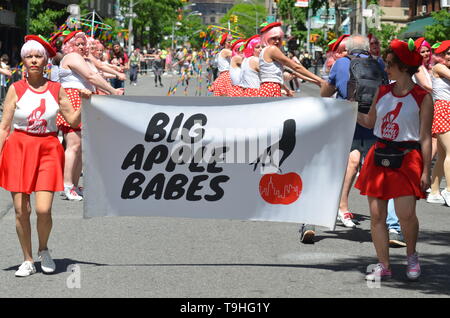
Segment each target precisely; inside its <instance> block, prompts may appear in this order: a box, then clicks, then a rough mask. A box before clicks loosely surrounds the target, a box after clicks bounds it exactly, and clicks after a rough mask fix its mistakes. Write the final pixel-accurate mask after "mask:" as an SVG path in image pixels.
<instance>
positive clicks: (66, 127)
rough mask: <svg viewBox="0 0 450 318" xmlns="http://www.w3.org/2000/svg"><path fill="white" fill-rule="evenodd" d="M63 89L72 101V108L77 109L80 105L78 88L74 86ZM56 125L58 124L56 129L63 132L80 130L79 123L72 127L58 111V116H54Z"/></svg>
mask: <svg viewBox="0 0 450 318" xmlns="http://www.w3.org/2000/svg"><path fill="white" fill-rule="evenodd" d="M64 90H65V91H66V93H67V96H68V97H69V100H70V102H71V103H72V107H73V109H75V110H77V109H79V108H80V107H81V96H80V90H79V89H76V88H64ZM56 126H58V129H59V130H61V131H62V132H63V133H64V134H67V132H70V131H80V130H81V124H80V125H79V126H78V127H77V128H72V127H71V126H70V124H69V123H68V122H66V120H65V119H64V117H63V116H62V115H61V114H60V113H58V116H57V117H56Z"/></svg>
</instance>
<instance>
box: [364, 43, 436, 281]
mask: <svg viewBox="0 0 450 318" xmlns="http://www.w3.org/2000/svg"><path fill="white" fill-rule="evenodd" d="M410 42H412V43H409V45H408V43H406V42H403V41H400V40H393V41H392V42H391V44H390V47H389V49H388V50H387V52H386V72H387V74H388V76H389V79H390V80H393V81H395V83H393V84H389V85H383V86H380V88H379V89H378V92H377V93H376V95H375V96H376V97H375V99H374V102H373V104H372V107H371V108H370V111H369V113H368V114H363V113H358V123H359V124H360V125H362V126H364V127H366V128H369V129H372V128H373V129H374V134H375V135H376V136H377V137H378V142H376V143H375V145H374V146H372V148H371V149H370V150H369V152H368V154H367V156H366V159H365V160H364V164H363V166H362V168H361V171H360V174H359V177H358V180H357V181H356V184H355V187H356V188H357V189H359V190H360V191H361V194H362V195H367V196H368V200H369V208H370V216H371V233H372V240H373V244H374V246H375V250H376V253H377V256H378V260H379V263H378V264H377V265H376V266H374V267H373V268H372V272H371V273H369V274H368V275H367V276H366V279H367V280H377V279H386V278H390V277H391V275H392V272H391V268H390V261H389V243H388V242H389V235H388V231H387V227H386V217H387V203H388V200H389V199H394V204H395V211H396V213H397V216H398V218H399V220H400V224H401V227H402V232H403V234H404V237H405V241H406V246H407V247H406V254H407V261H408V266H407V269H406V276H407V278H408V279H410V280H417V279H418V278H419V276H420V273H421V271H420V265H419V258H418V255H417V252H416V243H417V236H418V231H419V221H418V219H417V216H416V200H417V199H420V198H425V195H424V193H425V191H426V189H427V188H428V187H429V185H430V181H431V179H430V165H431V123H432V117H433V104H432V98H431V95H430V94H429V93H428V92H427V91H426V90H425V89H423V88H422V87H420V86H419V85H417V84H414V82H413V81H412V76H413V75H414V74H415V73H416V72H417V70H418V68H419V66H420V65H421V63H422V56H421V55H420V54H419V53H418V52H417V51H416V50H415V48H414V43H413V41H412V40H410ZM382 148H384V149H383V150H380V149H382ZM389 149H396V151H397V152H401V153H403V161H402V162H401V163H400V164H399V165H398V167H392V166H391V165H392V156H382V154H381V156H379V154H380V153H381V152H383V151H384V152H388V154H389V153H390V154H392V153H393V152H395V150H389ZM375 153H377V155H375Z"/></svg>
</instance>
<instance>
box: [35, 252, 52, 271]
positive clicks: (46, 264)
mask: <svg viewBox="0 0 450 318" xmlns="http://www.w3.org/2000/svg"><path fill="white" fill-rule="evenodd" d="M38 256H39V258H38V259H39V260H40V261H41V268H42V271H43V272H44V273H46V274H50V273H53V272H54V271H55V269H56V264H55V262H54V261H53V259H52V257H51V256H50V252H49V250H43V251H40V252H39V253H38Z"/></svg>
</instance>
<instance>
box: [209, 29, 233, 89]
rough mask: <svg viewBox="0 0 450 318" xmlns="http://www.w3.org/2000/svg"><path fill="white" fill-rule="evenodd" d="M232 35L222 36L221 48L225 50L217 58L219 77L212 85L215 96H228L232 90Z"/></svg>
mask: <svg viewBox="0 0 450 318" xmlns="http://www.w3.org/2000/svg"><path fill="white" fill-rule="evenodd" d="M231 40H232V36H231V34H227V33H225V34H222V36H221V38H220V46H221V47H222V48H223V49H222V50H221V51H220V52H219V53H218V57H217V66H218V69H219V76H218V77H217V78H216V80H215V81H214V82H213V84H212V90H213V92H214V96H228V94H229V91H230V90H231V78H230V60H231V55H232V52H231Z"/></svg>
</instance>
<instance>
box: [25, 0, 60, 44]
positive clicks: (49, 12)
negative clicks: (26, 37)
mask: <svg viewBox="0 0 450 318" xmlns="http://www.w3.org/2000/svg"><path fill="white" fill-rule="evenodd" d="M29 1H30V33H31V34H41V35H42V36H44V37H48V36H49V35H50V34H51V33H52V32H53V31H54V30H55V29H56V28H57V24H58V22H57V21H58V20H60V19H61V18H63V17H64V15H65V14H67V13H66V10H65V9H61V10H55V9H51V8H49V7H47V6H46V4H45V3H44V2H45V1H44V0H29Z"/></svg>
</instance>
